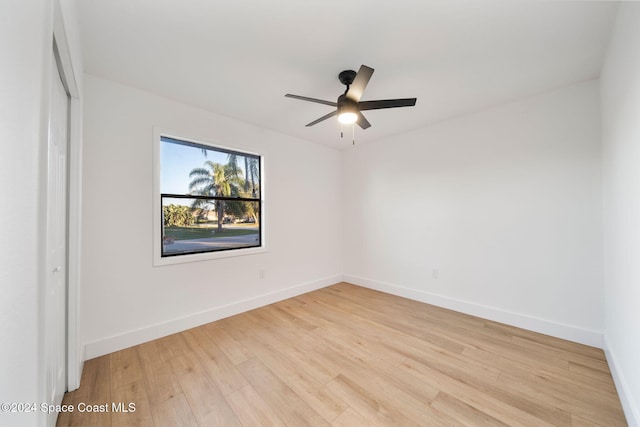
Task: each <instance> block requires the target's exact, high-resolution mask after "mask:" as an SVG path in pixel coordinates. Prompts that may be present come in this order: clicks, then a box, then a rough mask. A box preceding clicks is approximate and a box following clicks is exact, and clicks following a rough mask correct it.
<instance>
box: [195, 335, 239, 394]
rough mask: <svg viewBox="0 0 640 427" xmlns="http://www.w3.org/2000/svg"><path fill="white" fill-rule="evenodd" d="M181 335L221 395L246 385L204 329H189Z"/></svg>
mask: <svg viewBox="0 0 640 427" xmlns="http://www.w3.org/2000/svg"><path fill="white" fill-rule="evenodd" d="M183 335H184V337H185V340H186V341H187V344H189V347H190V348H191V349H192V350H193V352H194V354H195V355H196V356H197V357H198V359H199V360H200V363H201V364H202V366H203V367H204V369H205V371H206V372H207V373H208V374H209V378H211V380H212V381H213V382H214V383H215V384H216V385H217V386H218V389H220V391H221V392H222V394H223V395H227V394H229V393H232V392H234V391H236V390H238V389H240V388H242V387H244V386H245V385H247V380H246V379H245V378H244V377H243V376H242V374H241V373H240V372H239V371H238V370H237V369H236V367H235V365H234V364H233V363H231V361H230V360H229V359H228V358H227V355H226V354H225V353H224V352H223V351H222V350H220V349H219V348H218V346H217V345H216V344H215V343H214V342H213V340H212V339H211V338H210V336H209V335H208V334H207V331H206V330H205V329H201V328H196V329H190V330H188V331H185V332H183Z"/></svg>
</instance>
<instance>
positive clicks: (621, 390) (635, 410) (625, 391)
mask: <svg viewBox="0 0 640 427" xmlns="http://www.w3.org/2000/svg"><path fill="white" fill-rule="evenodd" d="M603 348H604V354H605V356H606V357H607V363H608V364H609V370H610V371H611V376H612V377H613V382H614V383H615V385H616V390H617V391H618V397H619V398H620V403H621V404H622V410H623V411H624V416H625V417H626V418H627V424H629V427H640V408H639V407H638V401H637V400H634V399H633V396H632V395H631V391H630V390H629V385H628V384H627V382H626V381H625V379H624V375H622V371H621V370H620V364H619V363H618V359H617V358H616V355H615V352H614V350H613V349H612V348H611V345H610V343H609V340H608V339H607V335H606V334H605V336H604V346H603Z"/></svg>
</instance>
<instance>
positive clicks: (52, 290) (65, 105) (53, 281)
mask: <svg viewBox="0 0 640 427" xmlns="http://www.w3.org/2000/svg"><path fill="white" fill-rule="evenodd" d="M52 56H53V67H52V68H53V69H52V71H51V102H50V109H49V141H48V162H47V181H48V184H47V265H46V268H47V283H46V291H45V301H44V316H45V317H44V366H45V378H44V380H45V384H44V385H45V393H46V394H45V397H46V399H47V403H49V404H52V405H57V404H60V402H62V397H63V396H64V392H65V389H66V370H65V367H66V355H67V353H66V340H67V334H66V323H67V322H66V313H67V309H66V300H67V298H66V295H67V206H68V203H67V147H68V117H69V98H68V95H67V91H66V89H65V88H64V85H63V84H62V80H61V78H60V74H59V72H58V69H57V67H56V63H57V62H56V58H55V55H52ZM56 415H57V414H55V413H53V414H51V416H49V417H48V419H47V425H55V420H56Z"/></svg>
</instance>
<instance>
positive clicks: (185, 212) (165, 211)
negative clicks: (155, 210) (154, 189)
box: [162, 205, 194, 227]
mask: <svg viewBox="0 0 640 427" xmlns="http://www.w3.org/2000/svg"><path fill="white" fill-rule="evenodd" d="M162 215H163V218H164V225H165V227H171V226H177V227H187V226H189V225H192V224H193V221H194V218H193V214H192V212H191V209H190V208H189V207H188V206H180V205H169V206H163V207H162Z"/></svg>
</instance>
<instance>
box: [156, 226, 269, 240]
mask: <svg viewBox="0 0 640 427" xmlns="http://www.w3.org/2000/svg"><path fill="white" fill-rule="evenodd" d="M213 231H215V233H213ZM247 234H258V230H256V229H253V230H238V229H227V228H223V229H222V231H221V232H219V231H218V230H217V226H214V227H174V226H171V227H165V228H164V235H165V236H173V237H175V239H176V240H186V239H204V238H206V237H231V236H244V235H247Z"/></svg>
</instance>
